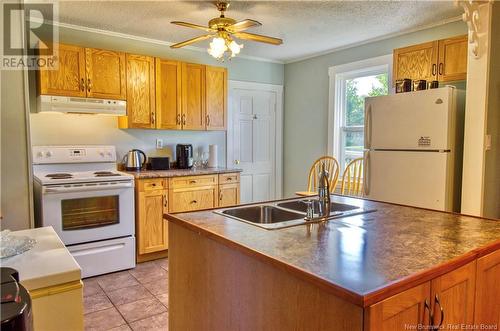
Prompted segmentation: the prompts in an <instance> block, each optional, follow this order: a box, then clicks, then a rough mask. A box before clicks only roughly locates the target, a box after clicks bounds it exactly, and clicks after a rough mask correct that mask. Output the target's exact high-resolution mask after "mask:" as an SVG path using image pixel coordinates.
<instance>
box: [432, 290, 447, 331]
mask: <svg viewBox="0 0 500 331" xmlns="http://www.w3.org/2000/svg"><path fill="white" fill-rule="evenodd" d="M434 303H435V304H436V305H438V306H439V310H440V312H441V316H440V319H439V325H436V326H434V321H432V324H433V329H434V330H439V329H440V327H441V325H443V321H444V309H443V306H441V302H439V297H438V295H437V294H436V296H435V297H434Z"/></svg>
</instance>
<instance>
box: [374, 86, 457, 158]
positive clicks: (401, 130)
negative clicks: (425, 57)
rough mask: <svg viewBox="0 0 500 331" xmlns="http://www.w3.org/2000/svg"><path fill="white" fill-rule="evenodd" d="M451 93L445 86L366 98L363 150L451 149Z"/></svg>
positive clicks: (452, 105) (452, 91)
mask: <svg viewBox="0 0 500 331" xmlns="http://www.w3.org/2000/svg"><path fill="white" fill-rule="evenodd" d="M453 95H454V89H453V88H451V87H444V88H439V89H432V90H425V91H417V92H409V93H400V94H395V95H388V96H381V97H374V98H366V100H365V149H407V150H408V149H410V150H411V149H418V150H422V149H428V150H432V149H434V150H436V149H441V150H450V149H452V146H453V142H454V139H455V137H454V135H455V133H454V131H455V130H454V125H455V122H454V120H455V117H454V115H455V114H454V113H453V112H454V110H453V109H455V106H454V98H453Z"/></svg>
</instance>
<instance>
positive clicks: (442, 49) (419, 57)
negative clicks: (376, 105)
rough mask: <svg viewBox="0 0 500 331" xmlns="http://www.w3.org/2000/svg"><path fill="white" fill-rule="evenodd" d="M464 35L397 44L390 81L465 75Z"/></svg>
mask: <svg viewBox="0 0 500 331" xmlns="http://www.w3.org/2000/svg"><path fill="white" fill-rule="evenodd" d="M467 47H468V38H467V35H464V36H458V37H454V38H448V39H443V40H435V41H431V42H427V43H423V44H419V45H412V46H408V47H403V48H398V49H395V50H394V53H393V59H394V63H393V81H394V82H396V80H398V79H403V78H410V79H412V80H417V79H425V80H427V81H433V80H438V81H440V82H449V81H458V80H465V79H466V78H467Z"/></svg>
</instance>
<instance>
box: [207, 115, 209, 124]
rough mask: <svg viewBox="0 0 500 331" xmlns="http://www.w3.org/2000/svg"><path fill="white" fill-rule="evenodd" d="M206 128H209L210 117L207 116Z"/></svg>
mask: <svg viewBox="0 0 500 331" xmlns="http://www.w3.org/2000/svg"><path fill="white" fill-rule="evenodd" d="M207 126H210V115H207Z"/></svg>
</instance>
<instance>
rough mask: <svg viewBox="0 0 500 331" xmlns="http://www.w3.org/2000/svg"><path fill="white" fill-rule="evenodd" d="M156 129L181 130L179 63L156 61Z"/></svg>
mask: <svg viewBox="0 0 500 331" xmlns="http://www.w3.org/2000/svg"><path fill="white" fill-rule="evenodd" d="M155 70H156V128H157V129H181V128H182V123H181V116H182V108H181V63H180V62H179V61H170V60H163V59H159V58H157V59H156V68H155Z"/></svg>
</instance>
